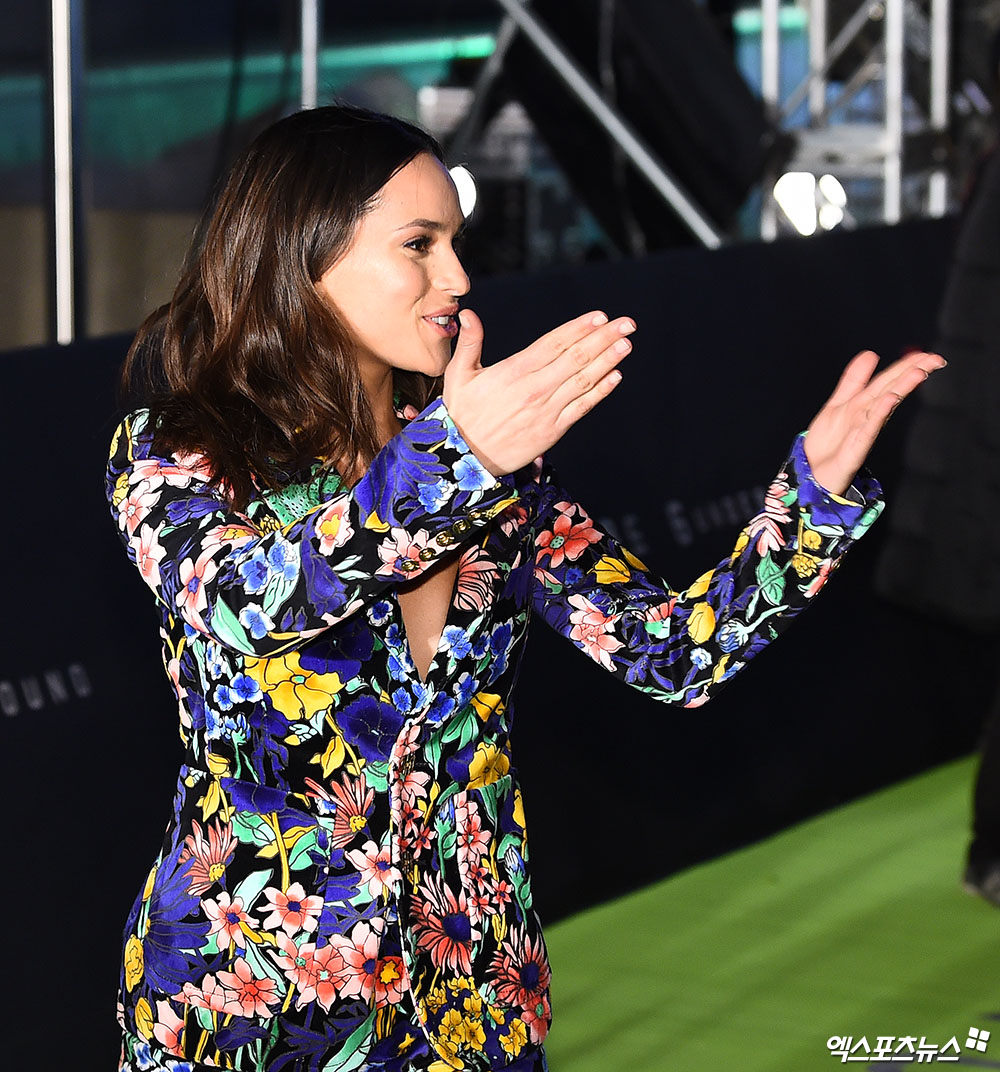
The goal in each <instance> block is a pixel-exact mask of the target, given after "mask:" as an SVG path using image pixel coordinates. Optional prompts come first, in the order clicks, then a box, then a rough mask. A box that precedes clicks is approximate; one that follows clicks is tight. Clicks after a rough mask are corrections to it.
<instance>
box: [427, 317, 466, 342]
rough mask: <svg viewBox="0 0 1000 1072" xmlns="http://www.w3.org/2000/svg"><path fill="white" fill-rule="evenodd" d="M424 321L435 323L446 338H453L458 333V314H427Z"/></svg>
mask: <svg viewBox="0 0 1000 1072" xmlns="http://www.w3.org/2000/svg"><path fill="white" fill-rule="evenodd" d="M423 319H424V321H426V322H427V323H428V324H433V326H434V327H436V328H437V329H438V331H440V332H441V333H442V334H443V336H444V337H445V338H449V339H450V338H453V337H454V336H455V335H457V334H458V318H457V316H425V317H423Z"/></svg>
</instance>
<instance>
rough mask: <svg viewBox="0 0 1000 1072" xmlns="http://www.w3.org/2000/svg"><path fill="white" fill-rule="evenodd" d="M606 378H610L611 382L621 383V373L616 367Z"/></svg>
mask: <svg viewBox="0 0 1000 1072" xmlns="http://www.w3.org/2000/svg"><path fill="white" fill-rule="evenodd" d="M608 379H609V380H610V381H611V382H612V383H621V382H622V374H621V373H620V372H619V371H618V369H615V371H614V372H612V373H611V374H610V375H609V376H608Z"/></svg>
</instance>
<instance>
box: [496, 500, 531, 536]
mask: <svg viewBox="0 0 1000 1072" xmlns="http://www.w3.org/2000/svg"><path fill="white" fill-rule="evenodd" d="M496 520H497V522H498V523H499V525H500V531H501V532H502V533H503V534H504V536H513V535H514V533H515V532H517V531H518V529H520V528H521V526H522V525H523V524H524V523H525V522H526V521H527V520H528V509H527V507H526V506H525V505H524V504H523V503H522V502H515V503H512V504H511V505H510V506H508V507H507V509H506V510H504V511H503V512H502V513H500V514H498V515H497V517H496Z"/></svg>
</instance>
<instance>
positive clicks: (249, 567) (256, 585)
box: [240, 547, 271, 596]
mask: <svg viewBox="0 0 1000 1072" xmlns="http://www.w3.org/2000/svg"><path fill="white" fill-rule="evenodd" d="M240 574H241V575H242V577H243V588H244V589H245V590H246V592H247V593H248V594H250V595H252V596H255V595H257V593H258V592H263V591H264V589H265V588H266V587H267V579H268V577H270V575H271V571H270V570H269V569H268V566H267V559H266V557H265V556H264V549H263V548H260V547H259V548H258V549H257V550H256V551H254V553H253V555H252V556H251V557H250V558H249V559H248V560H247V561H246V562H244V563H243V565H241V566H240Z"/></svg>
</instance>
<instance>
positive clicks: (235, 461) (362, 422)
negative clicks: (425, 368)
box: [122, 106, 443, 508]
mask: <svg viewBox="0 0 1000 1072" xmlns="http://www.w3.org/2000/svg"><path fill="white" fill-rule="evenodd" d="M420 153H431V154H432V155H433V156H435V157H437V158H438V159H439V160H441V159H443V154H442V151H441V147H440V145H438V143H437V142H436V141H435V140H434V138H432V137H431V136H430V135H429V134H427V133H425V132H424V131H422V130H420V129H419V128H417V127H415V126H412V125H411V124H409V123H407V122H404V121H403V120H400V119H395V118H393V117H391V116H387V115H381V114H379V113H377V112H370V111H366V110H364V109H360V108H352V107H346V106H336V107H326V108H316V109H313V110H311V111H306V112H298V113H296V114H294V115H290V116H288V117H287V118H285V119H282V120H280V121H279V122H277V123H275V124H274V125H273V126H270V127H268V128H267V129H266V130H265V131H263V133H261V134H260V135H259V136H258V137H257V138H256V139H255V140H254V141H253V143H252V144H251V145H250V147H249V148H248V149H247V150H246V151H245V152H244V153H243V155H242V156H241V157H240V158H239V160H237V162H236V164H235V165H234V167H233V170H232V172H231V173H230V176H229V179H228V181H227V182H226V184H225V186H224V188H223V189H222V192H221V194H220V195H219V197H218V199H217V201H216V203H215V206H214V208H213V209H212V210H211V212H210V215H209V216H208V218H207V224H206V225H205V226H204V227H203V228H202V233H203V237H202V238H201V239H200V240H196V242H195V245H194V246H193V248H192V250H191V252H190V253H189V255H188V261H187V265H186V267H185V269H184V272H183V274H182V276H181V279H180V282H179V283H178V285H177V289H176V291H175V292H174V295H173V297H172V298H171V300H170V301H169V302H167V303H166V304H165V305H162V306H160V308H159V309H157V310H156V311H155V312H154V313H152V314H151V315H150V316H149V317H148V318H147V319H146V320H145V322H144V323H143V324H142V326H141V327H140V328H139V332H138V335H137V336H136V338H135V341H134V342H133V344H132V347H131V349H130V350H129V353H128V356H127V358H126V360H125V366H124V369H123V373H122V382H123V387H124V390H125V392H126V393H127V394H128V395H130V396H131V397H132V398H133V399H136V398H137V397H139V398H141V399H142V400H143V401H144V402H145V403H146V404H148V405H149V407H150V410H151V427H152V428H153V429H155V431H154V444H155V449H156V450H157V451H158V452H159V453H165V454H169V453H171V452H173V451H185V452H186V451H192V452H198V453H201V454H204V455H205V456H206V457H207V458H208V459H209V461H210V463H211V468H212V472H213V480H214V482H216V483H224V484H225V486H226V487H227V489H228V491H229V493H230V494H231V497H232V500H233V504H234V505H235V506H236V507H238V508H239V507H242V506H245V505H246V503H247V501H248V500H249V498H250V497H251V496H252V495H253V492H254V488H255V485H257V484H263V485H264V486H269V487H274V486H276V485H278V484H279V483H281V482H282V480H283V479H285V478H286V477H287V475H288V474H291V473H295V472H297V471H299V470H301V468H302V467H303V466H304V465H306V464H307V463H308V462H309V461H310V460H311V459H314V458H324V459H326V460H327V461H328V462H329V463H330V464H332V465H335V466H337V468H338V469H340V470H341V472H343V473H344V474H345V475H348V474H355V473H356V472H357V467H358V463H359V462H360V463H361V464H362V465H363V466H367V464H368V462H370V461H371V459H372V458H373V457H374V455H375V454H376V453H377V451H378V449H379V446H380V444H379V443H378V440H377V436H376V427H375V420H374V416H373V414H372V412H371V410H370V407H369V405H368V400H367V397H366V395H365V391H364V388H363V386H362V381H361V377H360V374H359V371H358V366H357V362H356V360H355V356H354V342H353V340H352V337H351V335H350V334H349V332H348V330H347V327H346V325H345V324H344V323H343V322H342V321H341V319H340V318H339V317H338V316H337V312H336V310H335V309H334V308H333V307H332V306H331V305H330V303H329V302H328V301H326V300H324V299H323V298H322V297H321V296H320V294H319V292H318V291H317V289H316V286H315V284H316V282H317V281H318V280H319V279H320V278H321V277H322V275H323V274H324V273H325V272H326V270H327V269H328V268H329V267H330V266H331V265H332V264H334V263H335V262H336V261H337V260H338V258H339V257H340V256H341V255H342V254H343V253H344V252H345V251H346V250H347V248H348V246H349V245H350V243H351V240H352V238H353V236H354V233H355V229H356V227H357V225H358V223H359V221H360V220H361V218H362V217H363V216H364V214H365V213H366V212H367V211H368V210H369V209H370V208H371V207H372V206H373V205H374V203H375V199H376V197H377V194H378V192H379V190H380V189H381V188H382V187H383V186H384V185H385V184H386V182H387V181H388V180H389V179H390V178H391V177H392V176H393V175H394V174H395V173H396V172H397V171H398V170H399V169H400V168H402V167H404V166H405V165H406V164H408V163H409V162H410V161H411V160H413V158H414V157H416V156H418V155H419V154H420ZM439 389H440V381H439V380H434V379H431V378H430V377H427V376H423V375H421V374H419V373H408V372H401V371H397V372H396V374H395V390H396V394H397V396H398V397H399V399H400V403H401V404H406V403H410V404H412V405H415V406H416V407H417V408H418V409H422V408H423V407H424V406H425V405H426V404H427V402H428V401H429V400H430V398H432V397H433V395H434V393H435V391H436V390H439ZM349 479H350V477H349Z"/></svg>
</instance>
